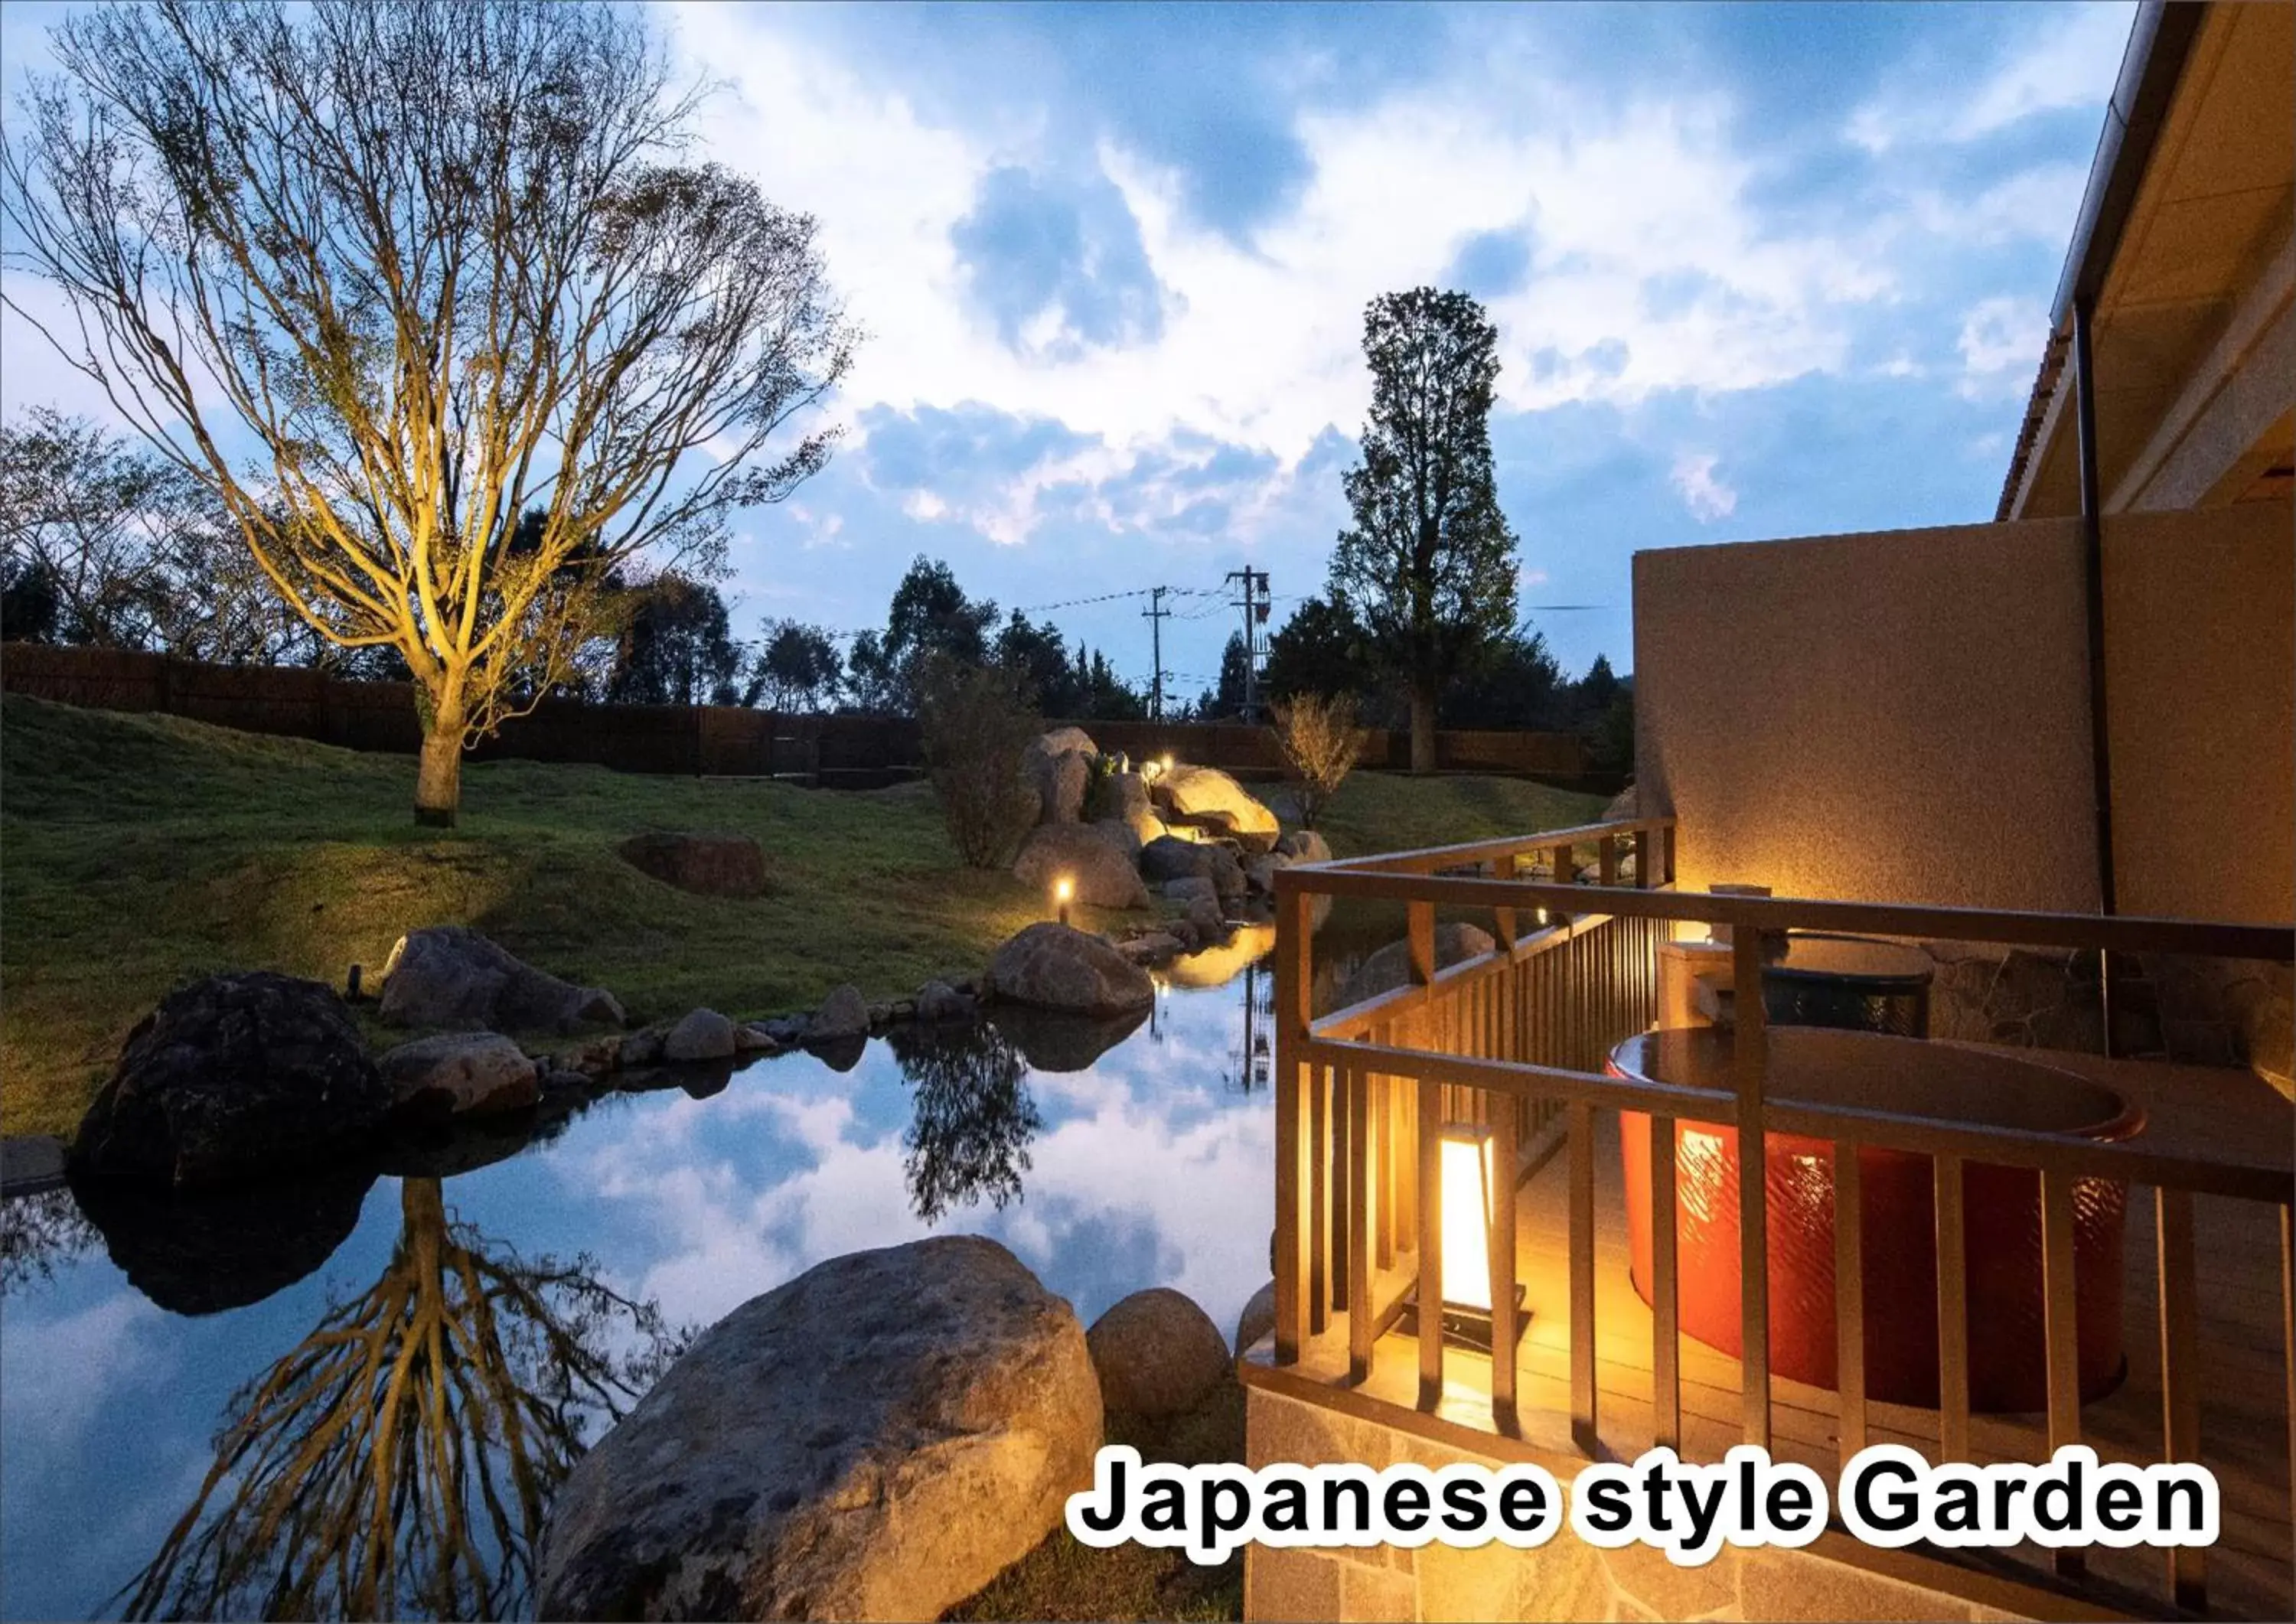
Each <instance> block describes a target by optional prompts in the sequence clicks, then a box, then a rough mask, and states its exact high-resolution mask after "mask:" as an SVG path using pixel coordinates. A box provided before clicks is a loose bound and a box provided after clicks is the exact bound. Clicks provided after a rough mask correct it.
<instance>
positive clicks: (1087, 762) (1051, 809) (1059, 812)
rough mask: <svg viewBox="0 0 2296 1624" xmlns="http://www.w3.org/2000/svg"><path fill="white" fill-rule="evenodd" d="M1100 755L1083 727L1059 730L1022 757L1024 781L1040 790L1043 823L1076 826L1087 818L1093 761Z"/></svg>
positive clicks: (1033, 744)
mask: <svg viewBox="0 0 2296 1624" xmlns="http://www.w3.org/2000/svg"><path fill="white" fill-rule="evenodd" d="M1099 753H1100V752H1099V751H1098V750H1096V749H1095V747H1094V745H1093V742H1092V738H1091V735H1090V734H1087V733H1086V732H1085V731H1084V730H1083V729H1082V728H1080V727H1055V728H1054V729H1053V731H1052V732H1050V733H1048V734H1044V735H1043V736H1041V737H1039V738H1037V739H1033V740H1031V741H1030V742H1029V748H1028V749H1027V750H1024V751H1023V752H1022V753H1021V783H1024V784H1026V785H1028V786H1029V788H1030V789H1032V790H1034V791H1037V798H1038V800H1039V803H1040V809H1039V811H1038V813H1037V821H1038V822H1039V823H1046V824H1073V823H1076V822H1078V820H1080V819H1081V818H1082V817H1083V816H1084V798H1085V791H1086V790H1087V788H1088V787H1089V786H1090V785H1091V783H1092V759H1093V758H1094V757H1095V756H1096V755H1098V754H1099Z"/></svg>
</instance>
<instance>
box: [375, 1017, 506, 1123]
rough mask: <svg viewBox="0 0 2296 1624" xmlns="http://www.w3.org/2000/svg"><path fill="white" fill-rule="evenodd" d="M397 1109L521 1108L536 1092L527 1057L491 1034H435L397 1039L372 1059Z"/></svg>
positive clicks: (484, 1112) (426, 1112)
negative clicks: (410, 1040) (406, 1040)
mask: <svg viewBox="0 0 2296 1624" xmlns="http://www.w3.org/2000/svg"><path fill="white" fill-rule="evenodd" d="M375 1068H376V1070H379V1071H381V1073H382V1080H383V1081H384V1083H386V1084H387V1085H389V1088H390V1094H391V1100H392V1103H394V1104H395V1105H396V1106H397V1108H398V1109H399V1110H401V1111H414V1112H415V1113H417V1114H419V1115H423V1116H455V1117H459V1116H464V1115H475V1116H488V1115H493V1114H496V1113H498V1112H501V1111H523V1110H525V1109H526V1108H527V1107H528V1106H529V1105H531V1104H533V1103H534V1102H535V1101H536V1100H537V1098H539V1097H540V1095H541V1079H540V1077H539V1074H538V1072H537V1069H536V1067H535V1063H534V1062H533V1060H532V1059H531V1058H530V1057H529V1055H528V1054H527V1053H526V1051H524V1050H523V1049H521V1048H520V1047H519V1046H518V1045H516V1044H514V1043H512V1041H511V1040H510V1039H509V1038H504V1037H502V1036H500V1035H498V1034H496V1033H494V1032H440V1033H439V1034H438V1035H437V1036H436V1037H431V1038H416V1039H415V1040H414V1042H413V1043H402V1044H400V1045H399V1046H398V1047H397V1048H395V1049H392V1050H390V1051H389V1053H388V1054H384V1055H383V1056H382V1057H381V1059H380V1060H378V1061H376V1062H375Z"/></svg>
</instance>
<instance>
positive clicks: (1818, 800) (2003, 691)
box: [1634, 519, 2097, 911]
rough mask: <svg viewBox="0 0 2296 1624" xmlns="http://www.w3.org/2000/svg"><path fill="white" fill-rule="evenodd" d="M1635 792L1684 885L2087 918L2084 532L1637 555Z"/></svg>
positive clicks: (2091, 870) (2044, 527)
mask: <svg viewBox="0 0 2296 1624" xmlns="http://www.w3.org/2000/svg"><path fill="white" fill-rule="evenodd" d="M1634 582H1635V706H1636V767H1637V773H1636V776H1637V780H1638V782H1639V783H1640V784H1641V786H1642V790H1643V798H1644V800H1643V804H1644V806H1645V807H1646V808H1671V809H1672V810H1673V811H1674V812H1675V814H1676V815H1677V816H1679V817H1680V818H1681V819H1682V824H1681V827H1680V829H1679V830H1678V832H1677V837H1676V838H1677V863H1678V865H1679V873H1680V876H1681V881H1682V883H1683V884H1685V886H1691V887H1703V886H1706V885H1709V884H1711V883H1713V882H1717V881H1747V882H1758V883H1763V884H1767V885H1769V886H1771V887H1772V888H1774V889H1775V890H1776V892H1777V893H1778V894H1779V895H1781V896H1805V897H1826V898H1846V899H1853V900H1861V901H1901V902H1913V901H1918V902H1930V903H1939V904H1945V905H1949V906H1972V907H1974V906H1985V907H2004V908H2031V909H2065V910H2073V911H2087V910H2090V909H2094V908H2095V906H2096V905H2097V892H2096V878H2095V871H2096V865H2095V855H2094V854H2095V841H2094V836H2093V833H2092V829H2093V822H2094V810H2093V808H2092V804H2091V802H2092V796H2093V788H2092V785H2093V778H2092V775H2091V772H2090V766H2089V736H2088V725H2087V705H2088V698H2087V695H2088V674H2087V660H2086V658H2085V652H2084V651H2085V649H2086V645H2087V636H2086V632H2085V629H2084V627H2085V620H2084V610H2083V597H2082V591H2081V565H2080V526H2079V521H2078V520H2071V519H2050V520H2037V521H2030V522H2027V523H2022V524H2007V525H1993V524H1986V525H1970V526H1964V527H1960V528H1956V529H1931V530H1898V531H1885V532H1880V533H1874V534H1866V535H1856V536H1835V537H1818V538H1814V539H1808V540H1800V541H1779V542H1762V543H1755V544H1749V545H1736V546H1710V547H1682V548H1672V549H1668V550H1665V551H1660V552H1647V553H1638V554H1636V555H1635V561H1634Z"/></svg>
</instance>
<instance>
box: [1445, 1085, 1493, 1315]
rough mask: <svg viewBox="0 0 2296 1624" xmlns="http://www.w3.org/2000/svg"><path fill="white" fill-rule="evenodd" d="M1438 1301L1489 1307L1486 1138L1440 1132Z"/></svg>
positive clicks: (1477, 1131) (1460, 1130) (1475, 1131)
mask: <svg viewBox="0 0 2296 1624" xmlns="http://www.w3.org/2000/svg"><path fill="white" fill-rule="evenodd" d="M1443 1301H1444V1303H1445V1305H1446V1306H1447V1307H1451V1308H1472V1309H1474V1310H1475V1311H1476V1312H1478V1313H1481V1314H1488V1313H1489V1312H1490V1311H1491V1136H1490V1134H1489V1133H1488V1131H1487V1130H1485V1129H1483V1128H1465V1127H1457V1126H1454V1127H1451V1128H1445V1129H1444V1130H1443Z"/></svg>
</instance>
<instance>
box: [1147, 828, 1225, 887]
mask: <svg viewBox="0 0 2296 1624" xmlns="http://www.w3.org/2000/svg"><path fill="white" fill-rule="evenodd" d="M1213 850H1214V848H1212V847H1210V846H1208V845H1206V844H1204V843H1203V842H1202V841H1184V840H1182V839H1181V838H1180V837H1179V836H1178V835H1177V834H1166V835H1160V836H1159V837H1158V838H1156V839H1155V840H1152V841H1144V842H1143V843H1142V844H1141V847H1140V872H1141V873H1142V874H1144V875H1146V876H1147V878H1148V881H1149V882H1150V883H1151V884H1153V885H1162V884H1165V883H1166V882H1169V881H1173V880H1209V879H1210V878H1211V877H1212V852H1213Z"/></svg>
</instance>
